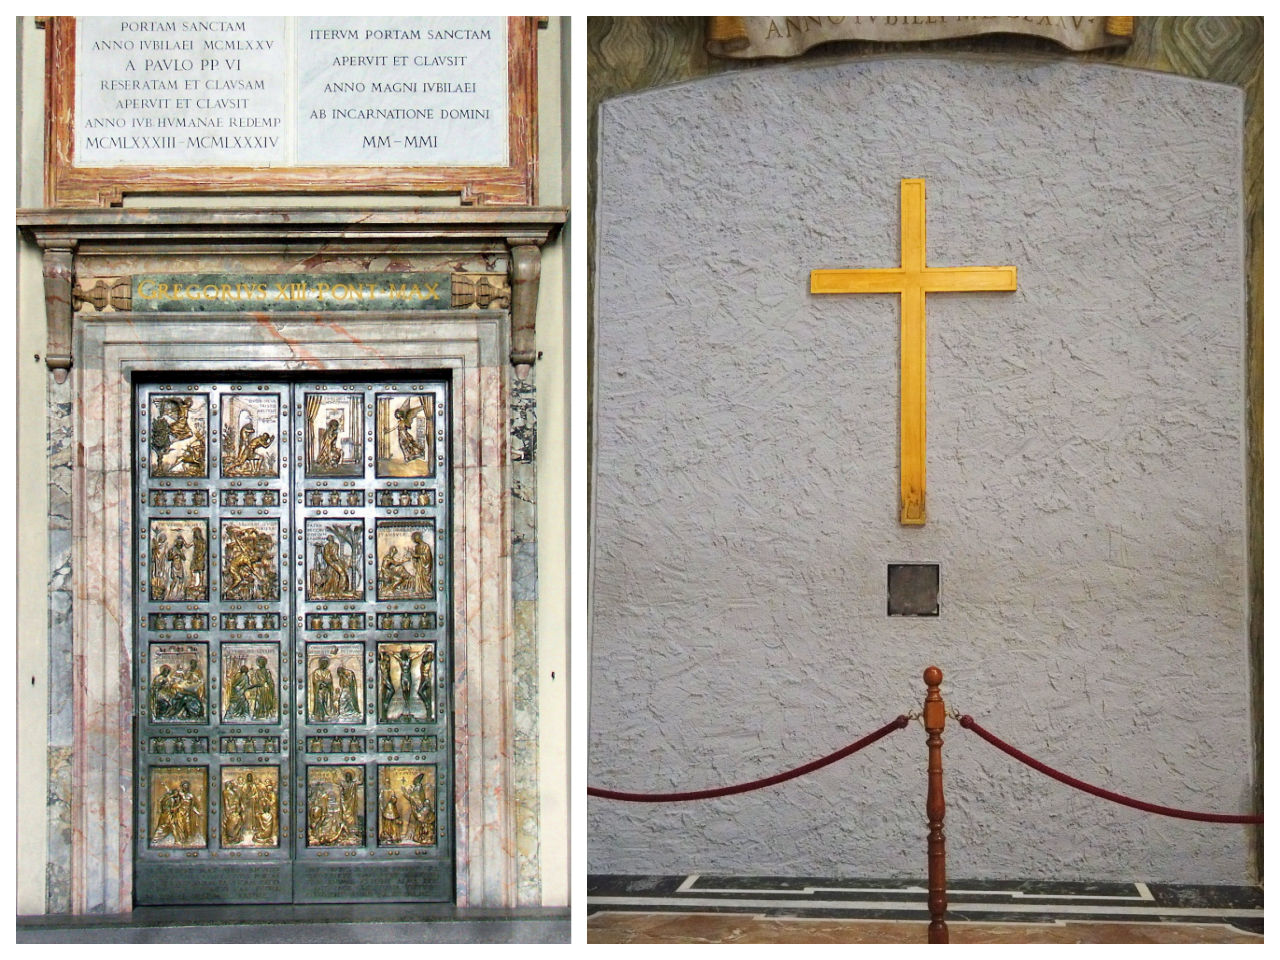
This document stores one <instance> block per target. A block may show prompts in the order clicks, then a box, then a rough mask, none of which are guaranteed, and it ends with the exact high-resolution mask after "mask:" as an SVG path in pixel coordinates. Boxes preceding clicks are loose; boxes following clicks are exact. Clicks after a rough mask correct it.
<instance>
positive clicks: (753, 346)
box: [588, 57, 1252, 883]
mask: <svg viewBox="0 0 1280 960" xmlns="http://www.w3.org/2000/svg"><path fill="white" fill-rule="evenodd" d="M599 125H600V131H601V140H600V144H599V157H600V161H599V169H598V184H599V187H598V190H599V205H598V208H597V217H596V221H595V222H596V229H597V238H598V247H597V260H596V304H595V307H596V314H595V316H596V320H597V340H596V367H595V369H596V410H597V419H596V425H597V433H596V448H595V464H596V473H595V510H594V530H593V557H592V560H593V568H592V586H593V599H592V607H591V611H592V664H593V672H592V678H591V679H592V692H591V718H590V724H591V736H590V750H591V754H590V772H589V780H590V782H591V783H592V784H595V785H600V786H607V787H611V788H615V789H622V790H641V791H662V790H679V789H696V788H699V787H705V786H717V785H721V784H725V783H732V782H738V781H742V780H748V779H752V778H756V777H761V776H766V775H768V774H771V773H774V772H777V771H779V770H782V769H785V768H788V767H791V766H794V765H796V764H798V763H800V762H803V761H805V760H809V759H812V758H814V757H816V756H820V755H822V754H825V753H827V752H829V751H831V750H833V749H835V748H837V747H839V746H842V745H843V744H845V743H847V742H849V741H851V740H853V739H855V738H856V737H858V736H861V735H862V734H863V733H865V732H868V731H870V730H872V729H874V728H875V727H878V726H879V725H880V724H882V723H883V722H885V721H887V720H889V719H891V718H892V717H894V716H896V715H897V714H899V713H904V712H906V711H907V710H909V709H911V708H912V707H913V706H915V705H918V704H919V702H920V700H921V698H922V695H923V687H922V684H921V681H920V674H921V671H922V670H923V668H924V667H925V666H927V665H928V664H930V663H936V664H937V665H939V666H940V667H942V669H943V671H944V672H945V675H946V679H945V682H944V689H943V692H944V695H945V696H946V697H947V699H948V702H949V703H950V704H951V705H952V706H954V707H955V708H956V709H958V710H959V711H960V712H961V713H971V714H973V715H974V716H975V717H976V718H977V719H978V720H979V721H981V722H982V723H984V724H985V725H986V726H988V727H989V728H990V729H992V730H993V731H994V732H996V733H997V734H999V735H1000V736H1002V737H1004V738H1005V739H1007V740H1010V741H1012V742H1013V743H1015V744H1017V745H1019V746H1021V747H1022V748H1023V749H1025V750H1027V751H1028V752H1030V753H1032V754H1033V755H1035V756H1038V757H1040V758H1042V759H1044V760H1046V761H1047V762H1049V763H1051V764H1054V765H1056V766H1058V767H1060V768H1063V769H1065V770H1067V771H1068V772H1070V773H1073V774H1075V775H1076V776H1079V777H1081V778H1083V779H1086V780H1090V781H1093V782H1098V783H1101V784H1103V785H1105V786H1108V787H1110V788H1112V789H1115V790H1119V791H1121V792H1125V793H1129V794H1132V795H1137V796H1139V797H1142V798H1144V799H1149V800H1152V801H1155V802H1159V803H1165V804H1170V805H1174V806H1181V807H1189V808H1193V809H1200V810H1206V809H1208V810H1217V811H1226V812H1237V811H1241V810H1245V809H1248V806H1249V802H1250V791H1251V787H1252V783H1251V773H1250V748H1251V741H1250V726H1249V715H1248V711H1249V675H1248V674H1249V660H1248V651H1247V625H1246V612H1247V592H1246V556H1245V549H1246V540H1245V473H1244V469H1245V459H1244V458H1245V451H1244V430H1245V384H1244V374H1245V370H1244V366H1245V353H1244V310H1245V305H1244V287H1243V277H1244V261H1243V257H1244V249H1243V232H1242V201H1241V164H1242V158H1241V147H1240V144H1241V142H1242V97H1241V93H1240V91H1239V90H1236V89H1233V88H1229V87H1226V86H1221V85H1216V84H1210V83H1204V82H1197V81H1192V80H1187V79H1182V78H1175V77H1171V76H1165V75H1157V74H1148V73H1143V72H1138V71H1131V70H1121V69H1115V68H1110V67H1106V66H1101V65H1093V64H1081V63H1070V62H1058V61H1050V60H1045V61H1029V60H1019V61H1005V62H991V61H979V60H971V61H969V60H962V59H960V60H957V59H953V60H942V59H932V58H926V57H907V58H895V59H883V60H864V61H861V62H853V63H844V64H838V65H832V66H819V67H805V66H796V65H788V66H779V67H773V68H769V69H758V70H752V71H744V72H740V73H733V74H727V75H722V76H718V77H715V78H710V79H706V80H702V81H698V82H694V83H689V84H684V85H680V86H675V87H669V88H665V89H660V90H656V91H651V92H647V93H643V94H637V95H632V96H625V97H620V98H617V99H614V100H610V101H607V102H606V103H604V104H603V106H602V109H601V115H600V120H599ZM903 177H923V178H925V180H926V181H927V188H928V202H927V215H928V260H929V263H930V264H931V265H935V266H954V265H966V264H1014V265H1016V266H1017V267H1018V281H1019V289H1018V291H1017V292H1016V293H990V294H981V293H966V294H948V295H930V296H929V297H928V304H927V314H928V340H927V350H928V380H927V383H928V400H927V417H928V509H929V522H928V524H927V525H926V526H924V527H921V528H908V527H902V526H900V525H899V524H898V523H897V518H896V505H897V486H898V423H897V413H898V363H899V359H898V302H897V297H896V296H865V295H863V296H822V297H819V296H814V295H811V294H810V293H809V292H808V279H809V271H810V270H811V269H813V268H816V267H837V266H850V267H886V266H896V265H897V264H898V262H899V261H898V253H899V236H898V234H899V219H898V217H899V201H898V197H899V180H900V179H901V178H903ZM904 561H908V562H937V563H940V564H941V571H942V599H941V615H940V616H939V617H937V618H928V619H924V618H921V619H915V618H909V619H903V618H889V617H887V616H886V610H885V607H886V597H885V593H886V565H887V564H889V563H893V562H904ZM923 740H924V733H923V731H922V730H920V729H919V727H917V726H914V725H913V726H912V727H909V728H908V729H907V730H905V731H903V732H901V733H897V734H894V735H893V736H891V737H889V738H888V739H886V740H884V741H881V742H880V743H879V744H877V745H875V746H874V747H872V748H870V749H869V750H867V751H866V752H864V753H861V754H859V755H858V756H856V757H854V758H852V759H850V760H846V761H844V762H842V763H839V764H836V765H833V766H831V767H828V768H825V769H823V770H821V771H819V772H817V773H814V774H812V775H810V776H807V777H804V778H802V779H799V780H796V781H792V782H790V783H787V784H784V785H782V786H779V787H775V788H770V789H768V790H765V791H759V792H755V793H749V794H744V795H740V796H737V797H731V798H725V799H721V800H713V801H704V802H699V803H696V804H676V805H638V804H637V805H633V804H622V803H616V802H612V801H596V800H593V801H591V802H590V804H589V815H588V831H589V837H590V849H589V860H590V863H589V869H590V870H591V871H592V872H613V873H682V872H698V871H700V872H712V871H726V872H728V871H732V872H735V873H748V874H749V873H757V874H770V873H772V874H790V875H817V876H839V875H847V876H861V877H878V876H900V877H920V876H923V875H924V872H925V857H924V835H925V825H924V821H925V815H924V809H923V807H924V792H925V777H924V768H925V759H926V754H925V748H924V743H923ZM946 740H947V745H946V748H945V753H946V757H947V762H946V767H947V803H948V815H947V834H948V837H949V838H950V843H949V853H950V860H949V872H950V874H951V876H953V877H974V876H981V877H993V878H994V877H1057V878H1060V879H1070V878H1073V877H1078V878H1093V879H1103V878H1110V879H1125V880H1132V879H1145V880H1157V881H1158V880H1164V881H1182V882H1201V883H1214V882H1220V883H1243V882H1248V881H1249V880H1250V879H1251V876H1252V874H1251V870H1250V867H1249V853H1250V849H1249V836H1248V833H1247V830H1246V828H1242V827H1223V826H1216V825H1215V826H1211V825H1205V824H1194V823H1190V822H1186V821H1180V820H1169V819H1165V818H1157V817H1153V816H1151V815H1149V814H1143V813H1139V812H1137V811H1133V810H1129V809H1127V808H1123V807H1118V806H1114V805H1111V804H1107V803H1105V802H1104V801H1100V800H1097V799H1094V798H1092V797H1088V796H1086V795H1084V794H1081V793H1078V792H1076V791H1073V790H1071V789H1069V788H1067V787H1065V786H1061V785H1058V784H1056V783H1054V782H1053V781H1050V780H1048V779H1046V778H1044V777H1042V776H1041V775H1040V774H1037V773H1035V772H1033V771H1030V770H1028V769H1027V768H1025V767H1021V766H1020V765H1018V764H1016V763H1015V762H1014V761H1012V760H1010V759H1008V758H1006V757H1004V756H1003V755H1002V754H999V753H996V752H995V751H994V750H993V749H992V748H990V747H989V746H988V745H986V744H985V743H983V742H981V741H980V740H978V739H977V737H976V736H975V735H973V734H970V733H966V732H964V731H962V730H960V729H958V728H957V726H956V725H955V724H951V725H950V726H949V728H948V733H947V735H946Z"/></svg>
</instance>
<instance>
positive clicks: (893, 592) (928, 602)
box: [889, 563, 939, 617]
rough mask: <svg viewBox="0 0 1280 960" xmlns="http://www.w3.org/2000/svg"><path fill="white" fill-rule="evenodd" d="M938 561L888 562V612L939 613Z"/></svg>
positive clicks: (908, 614) (909, 614)
mask: <svg viewBox="0 0 1280 960" xmlns="http://www.w3.org/2000/svg"><path fill="white" fill-rule="evenodd" d="M938 570H939V568H938V564H936V563H891V564H889V616H891V617H936V616H937V615H938V576H939V573H938Z"/></svg>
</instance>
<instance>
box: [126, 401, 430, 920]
mask: <svg viewBox="0 0 1280 960" xmlns="http://www.w3.org/2000/svg"><path fill="white" fill-rule="evenodd" d="M137 396H138V403H137V406H136V407H135V416H136V417H137V422H138V425H139V429H138V432H137V435H136V440H137V448H136V451H135V454H134V463H135V468H136V470H137V471H138V473H137V476H138V479H139V483H138V485H137V488H136V489H135V495H134V500H135V510H136V513H135V517H136V518H137V524H138V527H137V529H138V531H139V533H138V535H137V543H138V549H137V556H136V558H135V569H136V570H137V571H138V580H139V583H140V585H141V584H142V583H145V584H146V587H145V589H142V590H140V591H139V594H138V596H137V597H136V599H135V610H134V617H133V623H134V628H135V630H136V631H137V644H138V646H137V650H138V658H139V659H138V662H137V666H138V670H137V672H136V677H137V688H136V689H137V697H138V702H139V703H141V704H145V705H146V706H145V709H144V710H142V711H140V713H141V714H142V716H140V717H139V729H138V744H139V750H140V752H139V755H138V756H139V766H138V769H137V773H136V776H137V779H136V780H135V783H136V785H137V786H136V797H137V802H138V809H137V817H138V819H137V821H136V823H137V829H136V832H135V842H136V846H135V863H134V867H135V873H134V877H135V893H137V895H138V901H137V902H138V903H139V904H161V903H170V902H204V900H203V899H202V898H204V897H205V896H206V892H207V891H215V892H213V893H208V897H210V898H212V899H211V900H210V902H212V901H213V900H218V899H219V898H227V899H228V900H230V899H233V898H239V897H241V896H242V895H248V894H247V893H246V892H245V891H249V890H250V887H249V886H246V883H247V881H246V880H245V879H243V878H246V877H248V876H250V874H249V873H247V872H245V871H246V870H248V869H249V867H250V865H252V868H253V872H252V877H253V883H254V884H258V886H254V887H253V888H252V895H253V896H255V897H259V898H260V901H261V902H264V903H265V902H273V903H274V902H290V901H293V902H325V901H326V900H327V899H332V898H333V897H334V896H335V895H337V896H347V895H348V894H351V891H352V890H358V891H359V892H358V896H356V894H351V895H353V896H356V899H362V900H371V899H379V898H380V897H383V896H386V895H388V894H386V893H385V891H384V890H383V885H384V884H386V883H393V884H394V883H400V882H401V880H402V881H403V883H405V884H408V886H406V887H404V891H405V892H406V894H408V895H409V898H410V899H424V898H425V899H442V898H445V899H447V897H448V896H449V894H450V891H451V886H450V879H449V878H450V877H452V868H451V866H450V864H451V861H450V857H451V856H452V853H451V851H452V838H451V837H450V835H449V832H450V830H451V829H452V827H451V822H452V821H451V818H450V813H451V808H449V809H441V807H440V803H441V802H447V801H448V798H450V797H451V796H452V788H451V783H452V779H451V777H452V773H451V769H450V748H451V743H452V740H451V735H450V729H449V723H450V711H449V707H448V703H449V688H448V684H449V682H450V679H451V676H452V673H451V666H450V663H451V661H450V647H449V643H448V632H447V628H448V620H447V618H446V617H443V616H442V611H444V610H445V609H448V586H449V584H448V581H447V579H444V578H443V574H442V573H437V570H438V569H440V568H441V567H442V566H443V565H444V564H446V563H447V562H448V550H449V543H448V541H447V539H442V534H441V531H442V530H446V529H448V498H449V491H450V488H449V480H448V477H449V472H448V465H447V463H446V462H445V461H446V460H447V453H448V447H447V445H445V444H443V443H442V438H443V436H444V435H445V433H446V427H447V388H446V387H444V386H443V385H442V384H440V383H439V382H435V383H431V382H424V383H423V384H421V385H418V384H410V383H405V382H402V381H386V382H376V381H374V382H371V383H368V384H363V383H362V384H358V385H357V384H354V383H351V384H349V383H343V382H338V383H334V382H329V381H320V382H308V381H301V382H293V383H276V384H264V383H256V382H250V381H245V380H234V381H229V382H216V381H215V382H208V383H206V382H199V381H186V382H183V383H181V384H179V385H168V384H165V385H160V384H140V385H139V386H138V387H137ZM180 401H181V402H180ZM379 416H380V417H381V420H380V421H378V417H379ZM291 421H292V423H291ZM161 422H163V425H162V426H161V427H160V428H159V429H160V433H161V434H164V435H165V436H166V437H168V438H170V439H171V438H172V436H173V435H174V434H175V433H176V434H184V433H185V432H186V431H187V430H190V436H187V437H180V438H179V440H178V441H174V442H173V443H171V444H170V446H173V447H174V450H172V451H169V452H167V453H166V454H165V456H164V458H160V457H159V454H157V452H156V451H155V450H154V449H153V448H152V446H151V443H152V441H151V436H152V433H153V424H155V423H161ZM379 422H380V423H381V425H382V428H383V436H382V437H381V438H379V436H378V429H377V425H378V423H379ZM184 423H185V426H183V424H184ZM166 431H167V433H166ZM201 433H203V434H204V435H205V436H207V437H208V438H209V441H210V442H209V445H208V450H207V462H206V463H205V468H206V469H205V473H206V475H205V476H203V477H200V478H196V477H194V476H192V477H191V478H190V479H186V480H182V479H178V478H177V476H178V475H177V474H175V476H174V477H170V476H167V475H166V476H164V477H158V476H154V475H152V474H151V473H150V472H149V467H150V465H151V464H153V463H162V464H167V465H168V466H162V469H163V470H165V471H166V472H167V473H168V474H174V473H175V471H180V470H182V469H185V468H183V467H181V466H179V464H180V463H181V461H182V454H181V453H180V452H178V447H179V446H181V447H182V449H184V450H188V451H189V450H190V449H192V448H195V449H196V450H197V451H201V450H202V449H203V448H202V447H201V446H200V445H199V444H197V443H196V442H195V441H196V438H197V435H198V434H201ZM442 455H443V459H442ZM378 464H380V469H381V471H382V472H383V473H384V474H385V476H381V477H377V476H375V473H376V472H377V471H375V465H378ZM371 581H372V582H371ZM195 601H200V603H199V605H196V604H195ZM379 760H382V761H386V762H387V763H384V764H383V766H384V767H386V769H385V770H384V771H382V772H381V773H376V772H375V771H376V770H377V769H378V766H377V765H378V762H379ZM176 764H182V765H183V766H182V767H177V766H174V765H176ZM387 764H391V765H393V766H388V765H387ZM406 847H417V848H419V849H417V850H414V851H406V850H405V849H404V848H406ZM168 848H174V849H168ZM333 848H340V849H341V851H342V852H334V849H333ZM176 851H181V852H176ZM348 856H350V857H353V858H357V859H354V860H348V859H347V857H348ZM177 858H181V864H182V870H181V871H178V872H175V870H174V867H175V865H176V863H177V862H178V861H177ZM339 858H341V859H339ZM339 864H342V866H343V870H344V871H345V872H342V873H333V872H326V871H328V870H329V868H332V867H337V866H338V865H339ZM374 864H381V865H382V868H383V869H382V870H380V871H373V872H369V873H367V874H365V873H363V872H361V871H363V870H364V869H365V865H369V866H372V865H374ZM357 865H359V867H358V869H356V870H354V871H353V870H352V869H351V868H352V867H356V866H357ZM387 870H390V871H391V872H390V873H388V872H386V871H387ZM348 874H350V875H351V877H350V878H349V877H348ZM390 877H399V878H401V880H389V879H387V878H390ZM339 878H341V879H339ZM352 878H353V879H352ZM427 878H431V879H430V890H431V892H430V893H429V894H426V893H424V891H426V889H427V887H425V886H423V884H426V883H427V882H428V881H427ZM350 884H354V887H351V886H350ZM415 884H416V885H417V886H415ZM184 885H185V886H184ZM338 888H341V893H340V894H335V893H333V891H334V890H335V889H338ZM190 897H194V898H195V899H194V900H192V899H180V900H176V901H175V899H174V898H190Z"/></svg>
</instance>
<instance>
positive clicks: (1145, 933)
mask: <svg viewBox="0 0 1280 960" xmlns="http://www.w3.org/2000/svg"><path fill="white" fill-rule="evenodd" d="M948 932H949V933H950V942H951V943H1262V935H1261V934H1254V933H1246V932H1244V931H1243V930H1238V929H1236V928H1235V927H1231V926H1227V925H1226V924H1213V923H1204V924H1193V923H1094V922H1089V921H1078V920H1069V921H1065V922H1056V923H969V922H964V921H961V922H955V921H952V922H950V923H949V924H948ZM927 941H928V931H927V923H926V922H923V921H910V920H830V919H807V918H800V917H792V918H781V917H763V916H748V915H744V914H734V915H728V914H723V913H717V914H706V913H630V912H621V913H597V914H593V915H592V916H590V917H589V918H588V919H587V942H588V943H926V942H927Z"/></svg>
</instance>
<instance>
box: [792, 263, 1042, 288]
mask: <svg viewBox="0 0 1280 960" xmlns="http://www.w3.org/2000/svg"><path fill="white" fill-rule="evenodd" d="M908 287H919V288H921V289H923V290H924V292H925V293H958V292H969V291H981V290H1017V289H1018V268H1017V267H926V268H925V269H924V270H906V269H904V268H903V267H887V268H885V269H883V270H849V269H835V270H811V271H809V292H810V293H902V292H903V291H904V290H905V289H907V288H908Z"/></svg>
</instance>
